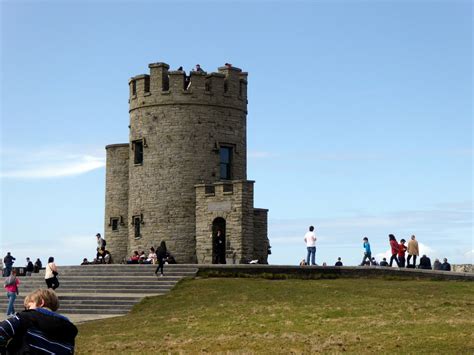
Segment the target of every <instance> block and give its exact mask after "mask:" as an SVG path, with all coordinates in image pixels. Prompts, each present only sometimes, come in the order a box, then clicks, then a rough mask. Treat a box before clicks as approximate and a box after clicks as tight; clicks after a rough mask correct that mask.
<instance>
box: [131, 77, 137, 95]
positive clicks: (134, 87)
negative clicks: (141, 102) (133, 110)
mask: <svg viewBox="0 0 474 355" xmlns="http://www.w3.org/2000/svg"><path fill="white" fill-rule="evenodd" d="M136 94H137V82H136V81H135V80H133V81H132V95H136Z"/></svg>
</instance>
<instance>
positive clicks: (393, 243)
mask: <svg viewBox="0 0 474 355" xmlns="http://www.w3.org/2000/svg"><path fill="white" fill-rule="evenodd" d="M388 240H389V241H390V248H391V250H392V257H391V258H390V267H391V266H392V264H393V261H394V260H395V262H396V263H397V266H398V267H400V263H399V262H398V258H397V254H398V243H397V240H396V239H395V236H394V235H393V234H389V235H388Z"/></svg>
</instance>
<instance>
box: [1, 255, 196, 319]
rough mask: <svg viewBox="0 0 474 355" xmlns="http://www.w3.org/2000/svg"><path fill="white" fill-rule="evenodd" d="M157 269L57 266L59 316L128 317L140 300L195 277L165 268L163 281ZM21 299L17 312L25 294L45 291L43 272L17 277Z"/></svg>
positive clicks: (184, 269)
mask: <svg viewBox="0 0 474 355" xmlns="http://www.w3.org/2000/svg"><path fill="white" fill-rule="evenodd" d="M156 267H157V265H83V266H58V268H59V282H60V286H59V288H58V289H57V290H56V292H57V294H58V296H59V304H60V308H59V310H58V311H59V312H60V313H61V314H64V315H65V316H68V315H70V316H71V319H82V320H84V319H87V320H90V319H99V318H103V317H107V316H119V315H123V314H126V313H128V312H129V311H130V310H131V309H132V307H133V306H134V305H135V304H137V303H138V302H139V301H140V300H141V299H143V297H147V296H155V295H163V294H165V293H167V292H168V291H169V290H170V289H171V288H173V287H174V285H176V283H177V282H179V281H180V280H181V279H183V278H185V277H194V276H195V275H196V274H197V271H198V269H197V268H196V266H195V265H182V264H180V265H165V267H164V272H165V275H166V276H164V277H157V276H156V275H155V274H154V272H155V270H156ZM20 282H21V284H20V296H18V298H17V299H16V301H15V309H16V311H21V310H23V308H24V307H23V299H24V296H26V294H28V293H29V292H31V291H33V290H35V289H37V288H44V287H45V286H46V283H45V281H44V270H42V271H41V272H40V273H38V274H33V275H32V276H24V277H20ZM7 305H8V299H7V297H6V296H5V297H0V309H2V310H3V311H6V308H7Z"/></svg>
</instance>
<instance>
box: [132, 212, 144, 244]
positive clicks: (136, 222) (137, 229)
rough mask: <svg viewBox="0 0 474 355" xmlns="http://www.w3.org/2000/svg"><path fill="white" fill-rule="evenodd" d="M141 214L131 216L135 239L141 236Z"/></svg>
mask: <svg viewBox="0 0 474 355" xmlns="http://www.w3.org/2000/svg"><path fill="white" fill-rule="evenodd" d="M142 223H143V222H142V216H141V215H140V216H133V217H132V224H133V230H134V236H135V239H138V238H141V236H142V235H141V233H140V232H141V231H140V225H141V224H142Z"/></svg>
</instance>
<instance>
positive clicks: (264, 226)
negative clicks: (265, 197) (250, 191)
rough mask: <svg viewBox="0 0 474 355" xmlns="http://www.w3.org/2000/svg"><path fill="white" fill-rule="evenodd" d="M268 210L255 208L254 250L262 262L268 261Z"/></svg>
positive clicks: (254, 253)
mask: <svg viewBox="0 0 474 355" xmlns="http://www.w3.org/2000/svg"><path fill="white" fill-rule="evenodd" d="M267 221H268V210H267V209H263V208H254V210H253V231H254V232H253V233H254V246H253V248H254V251H253V255H254V257H255V259H258V261H259V263H260V264H267V263H268V247H269V245H270V242H269V240H268V222H267Z"/></svg>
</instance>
